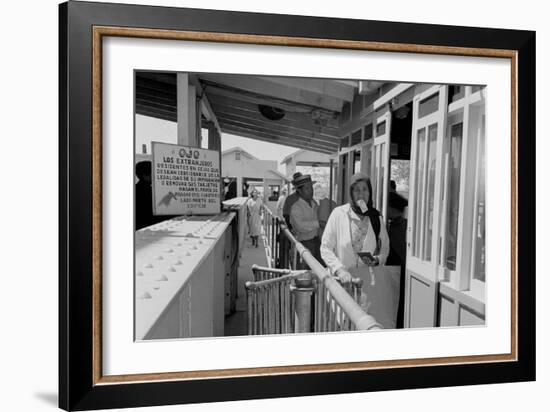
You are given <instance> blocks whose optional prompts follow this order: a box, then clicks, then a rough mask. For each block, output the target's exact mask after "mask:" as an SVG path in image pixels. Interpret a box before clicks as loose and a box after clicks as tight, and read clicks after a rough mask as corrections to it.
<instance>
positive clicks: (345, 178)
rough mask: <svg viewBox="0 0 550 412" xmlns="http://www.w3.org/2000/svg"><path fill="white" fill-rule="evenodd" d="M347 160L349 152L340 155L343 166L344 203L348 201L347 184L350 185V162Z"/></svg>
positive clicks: (342, 186)
mask: <svg viewBox="0 0 550 412" xmlns="http://www.w3.org/2000/svg"><path fill="white" fill-rule="evenodd" d="M347 160H348V155H347V154H344V155H342V156H340V164H341V168H342V185H341V186H340V187H341V188H342V194H341V199H342V204H343V203H346V202H347V200H348V194H347V186H348V179H347V174H348V168H347V163H348V162H347Z"/></svg>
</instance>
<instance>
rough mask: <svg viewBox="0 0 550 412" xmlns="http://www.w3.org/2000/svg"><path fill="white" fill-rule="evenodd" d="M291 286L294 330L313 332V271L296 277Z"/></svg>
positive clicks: (296, 331)
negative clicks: (301, 276)
mask: <svg viewBox="0 0 550 412" xmlns="http://www.w3.org/2000/svg"><path fill="white" fill-rule="evenodd" d="M295 282H296V284H295V285H294V286H293V287H292V288H291V291H292V294H293V295H294V316H295V323H294V332H295V333H307V332H311V296H312V294H313V279H312V277H311V273H308V276H305V277H303V278H298V279H295Z"/></svg>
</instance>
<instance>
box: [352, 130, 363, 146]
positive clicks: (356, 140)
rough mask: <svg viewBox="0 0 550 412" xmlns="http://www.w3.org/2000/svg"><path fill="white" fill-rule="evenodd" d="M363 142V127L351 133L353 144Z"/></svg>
mask: <svg viewBox="0 0 550 412" xmlns="http://www.w3.org/2000/svg"><path fill="white" fill-rule="evenodd" d="M358 143H361V129H359V130H356V131H355V132H353V133H352V134H351V146H354V145H356V144H358Z"/></svg>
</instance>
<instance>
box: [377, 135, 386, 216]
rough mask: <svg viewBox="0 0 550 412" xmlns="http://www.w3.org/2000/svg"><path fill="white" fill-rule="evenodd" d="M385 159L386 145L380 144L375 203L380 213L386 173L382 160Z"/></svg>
mask: <svg viewBox="0 0 550 412" xmlns="http://www.w3.org/2000/svg"><path fill="white" fill-rule="evenodd" d="M385 158H386V143H382V144H381V145H380V167H379V170H380V172H379V174H378V184H377V186H378V202H377V205H378V206H377V208H378V210H379V211H380V213H382V209H383V201H384V176H385V172H386V164H385V163H386V162H385V161H384V159H385Z"/></svg>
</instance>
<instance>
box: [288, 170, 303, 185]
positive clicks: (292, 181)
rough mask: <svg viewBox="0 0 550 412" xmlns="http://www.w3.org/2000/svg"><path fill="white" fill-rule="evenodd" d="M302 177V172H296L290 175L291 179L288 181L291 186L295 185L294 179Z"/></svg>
mask: <svg viewBox="0 0 550 412" xmlns="http://www.w3.org/2000/svg"><path fill="white" fill-rule="evenodd" d="M300 177H302V172H296V173H294V174H293V175H292V180H291V181H290V183H292V185H293V186H296V179H298V178H300Z"/></svg>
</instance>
